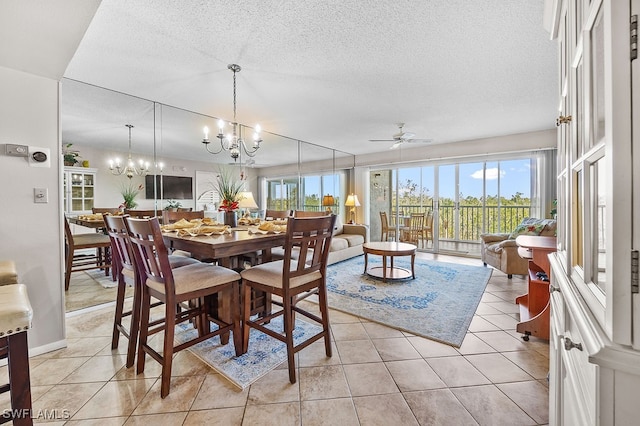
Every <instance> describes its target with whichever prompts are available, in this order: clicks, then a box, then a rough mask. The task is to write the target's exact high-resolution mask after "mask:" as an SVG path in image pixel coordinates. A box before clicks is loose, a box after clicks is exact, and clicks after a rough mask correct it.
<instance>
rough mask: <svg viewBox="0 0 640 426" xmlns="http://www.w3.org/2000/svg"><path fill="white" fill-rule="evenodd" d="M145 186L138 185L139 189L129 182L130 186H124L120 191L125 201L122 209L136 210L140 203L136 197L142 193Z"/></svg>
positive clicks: (121, 206) (121, 205)
mask: <svg viewBox="0 0 640 426" xmlns="http://www.w3.org/2000/svg"><path fill="white" fill-rule="evenodd" d="M143 188H144V186H142V185H138V186H137V187H136V186H135V185H133V184H132V183H131V182H129V185H126V186H125V185H123V186H122V188H121V189H120V194H122V198H123V199H124V201H123V202H122V204H120V208H124V209H127V210H130V209H135V208H136V207H138V203H137V202H136V197H137V196H138V194H139V193H140V191H142V189H143Z"/></svg>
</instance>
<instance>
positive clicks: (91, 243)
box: [64, 216, 111, 291]
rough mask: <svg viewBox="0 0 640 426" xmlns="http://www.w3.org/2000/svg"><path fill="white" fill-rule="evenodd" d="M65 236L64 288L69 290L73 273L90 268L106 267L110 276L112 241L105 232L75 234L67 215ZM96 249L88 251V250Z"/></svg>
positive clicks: (106, 271) (105, 269)
mask: <svg viewBox="0 0 640 426" xmlns="http://www.w3.org/2000/svg"><path fill="white" fill-rule="evenodd" d="M64 236H65V269H64V290H65V291H67V290H69V283H70V282H71V273H72V272H79V271H88V270H90V269H104V271H105V275H106V276H109V269H110V268H111V256H110V250H109V249H110V247H111V241H110V240H109V236H108V235H105V234H98V233H95V234H94V233H92V234H73V233H72V232H71V227H70V226H69V221H68V220H67V217H66V216H65V218H64ZM90 249H91V250H94V251H92V252H88V251H87V250H90Z"/></svg>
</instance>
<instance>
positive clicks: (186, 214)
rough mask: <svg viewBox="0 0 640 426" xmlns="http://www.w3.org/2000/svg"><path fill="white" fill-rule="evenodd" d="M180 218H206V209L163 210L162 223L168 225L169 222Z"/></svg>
mask: <svg viewBox="0 0 640 426" xmlns="http://www.w3.org/2000/svg"><path fill="white" fill-rule="evenodd" d="M180 219H184V220H191V219H204V210H196V211H186V210H185V211H180V210H178V211H169V210H163V211H162V224H163V225H167V224H169V223H174V222H177V221H179V220H180Z"/></svg>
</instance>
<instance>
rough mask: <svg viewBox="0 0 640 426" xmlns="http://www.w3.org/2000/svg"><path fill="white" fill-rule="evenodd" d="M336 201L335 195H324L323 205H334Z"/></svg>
mask: <svg viewBox="0 0 640 426" xmlns="http://www.w3.org/2000/svg"><path fill="white" fill-rule="evenodd" d="M335 203H336V200H335V199H334V198H333V195H329V194H327V195H325V196H324V197H322V205H323V206H333V205H334V204H335Z"/></svg>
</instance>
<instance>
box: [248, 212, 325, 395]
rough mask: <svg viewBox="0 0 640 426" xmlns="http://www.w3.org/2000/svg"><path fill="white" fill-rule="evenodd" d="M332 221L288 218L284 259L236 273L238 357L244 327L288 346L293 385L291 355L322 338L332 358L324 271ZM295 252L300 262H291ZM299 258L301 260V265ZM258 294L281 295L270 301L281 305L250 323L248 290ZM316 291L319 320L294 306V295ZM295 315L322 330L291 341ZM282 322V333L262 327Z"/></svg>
mask: <svg viewBox="0 0 640 426" xmlns="http://www.w3.org/2000/svg"><path fill="white" fill-rule="evenodd" d="M335 221H336V216H335V215H330V216H321V217H315V218H291V219H289V221H288V223H287V237H286V242H285V246H284V247H285V256H284V259H283V260H279V261H276V262H268V263H263V264H261V265H258V266H255V267H253V268H249V269H246V270H244V271H242V272H241V275H242V283H243V298H244V299H243V304H244V311H243V312H244V314H243V324H244V327H245V328H244V330H243V339H242V343H243V352H246V351H247V350H248V346H249V328H254V329H256V330H259V331H261V332H263V333H265V334H268V335H269V336H271V337H273V338H275V339H278V340H280V341H282V342H284V343H285V344H286V346H287V363H288V367H289V381H290V382H291V383H295V382H296V369H295V361H294V355H295V353H296V352H298V351H300V350H301V349H303V348H305V347H307V346H308V345H310V344H311V343H313V342H315V341H317V340H319V339H322V338H324V344H325V353H326V355H327V356H328V357H330V356H331V339H330V332H329V310H328V306H327V287H326V272H327V259H328V257H329V247H330V245H331V238H332V235H333V228H334V226H335ZM294 247H295V249H296V250H299V252H300V254H299V259H301V260H300V261H296V260H292V259H291V252H292V250H293V249H294ZM302 259H306V262H305V261H304V260H302ZM252 290H259V291H263V292H265V293H268V294H275V295H277V296H280V298H281V300H272V303H273V304H276V305H280V306H282V310H279V311H277V312H272V313H271V314H268V315H265V316H264V317H257V318H255V319H254V320H252V319H251V312H250V308H251V291H252ZM313 291H317V293H318V304H319V308H320V316H317V315H316V314H314V313H311V312H309V311H306V310H305V309H302V308H301V307H299V306H297V305H296V300H297V297H298V295H300V294H304V293H308V292H313ZM294 312H296V313H299V314H301V316H304V317H306V318H308V319H310V320H312V321H314V322H316V323H319V324H320V325H321V326H322V331H320V332H318V333H316V334H314V335H313V336H310V337H309V338H307V339H306V340H304V341H302V342H296V344H295V345H294V342H293V330H294V328H295V317H294ZM278 316H282V317H283V323H284V324H283V328H284V334H282V333H281V332H278V331H274V330H272V329H270V328H267V327H265V323H268V322H270V321H271V320H273V319H274V318H276V317H278Z"/></svg>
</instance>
